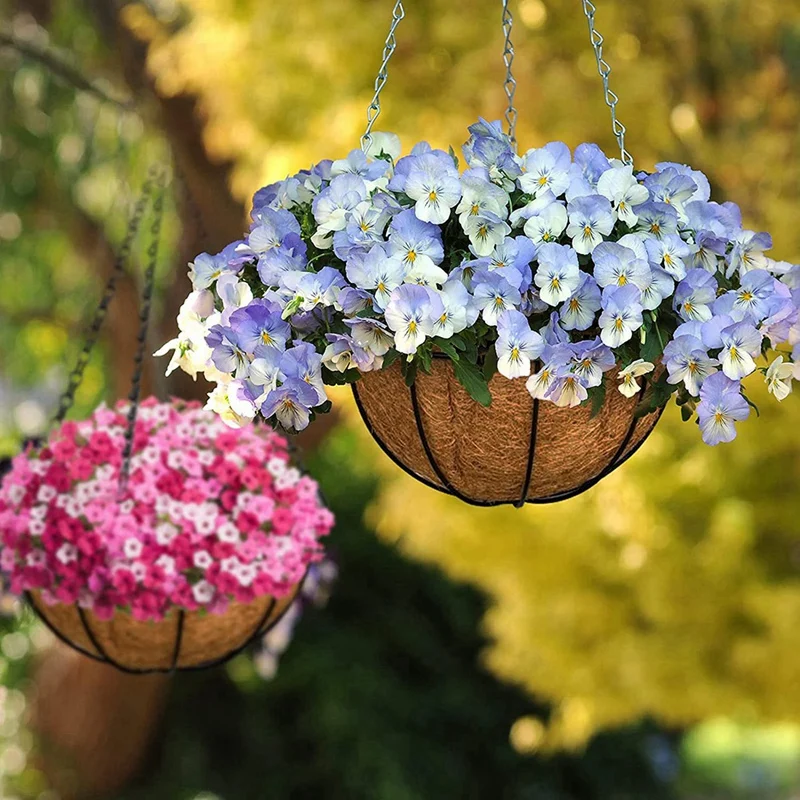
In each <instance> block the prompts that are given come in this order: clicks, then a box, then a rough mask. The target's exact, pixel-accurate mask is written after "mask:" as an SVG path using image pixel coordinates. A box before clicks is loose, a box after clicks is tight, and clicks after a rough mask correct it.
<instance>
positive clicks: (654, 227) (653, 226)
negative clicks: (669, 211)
mask: <svg viewBox="0 0 800 800" xmlns="http://www.w3.org/2000/svg"><path fill="white" fill-rule="evenodd" d="M650 233H655V234H659V233H661V225H659V223H657V222H651V223H650Z"/></svg>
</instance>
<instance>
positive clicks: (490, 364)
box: [483, 347, 497, 383]
mask: <svg viewBox="0 0 800 800" xmlns="http://www.w3.org/2000/svg"><path fill="white" fill-rule="evenodd" d="M495 372H497V350H495V349H494V347H490V348H489V349H488V350H487V351H486V355H485V356H484V359H483V377H484V379H485V380H486V382H487V383H488V382H489V381H490V380H491V379H492V376H493V375H494V374H495Z"/></svg>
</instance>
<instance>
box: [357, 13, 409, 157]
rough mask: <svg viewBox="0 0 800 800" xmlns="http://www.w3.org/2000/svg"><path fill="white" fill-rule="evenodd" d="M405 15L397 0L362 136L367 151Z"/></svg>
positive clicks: (362, 142)
mask: <svg viewBox="0 0 800 800" xmlns="http://www.w3.org/2000/svg"><path fill="white" fill-rule="evenodd" d="M405 15H406V11H405V9H404V8H403V3H402V0H397V2H396V3H395V4H394V9H393V10H392V24H391V27H390V28H389V35H388V36H387V37H386V43H385V44H384V46H383V60H382V61H381V67H380V69H379V70H378V77H377V78H375V94H374V95H373V96H372V102H371V103H370V104H369V108H367V128H366V130H365V131H364V135H363V136H362V137H361V149H362V150H364V151H365V152H366V150H367V148H368V147H369V145H370V142H371V141H372V135H371V134H372V126H373V125H374V124H375V120H376V119H377V118H378V116H379V114H380V113H381V91H382V89H383V87H384V86H385V85H386V81H387V79H388V77H389V73H388V72H387V69H386V68H387V65H388V64H389V59H390V58H391V57H392V53H394V51H395V48H396V47H397V40H396V39H395V37H394V32H395V31H396V30H397V26H398V25H399V24H400V20H402V19H403V17H405Z"/></svg>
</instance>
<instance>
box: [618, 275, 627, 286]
mask: <svg viewBox="0 0 800 800" xmlns="http://www.w3.org/2000/svg"><path fill="white" fill-rule="evenodd" d="M617 284H618V285H619V286H627V284H628V276H627V275H626V274H625V273H624V272H622V273H620V276H619V278H618V279H617Z"/></svg>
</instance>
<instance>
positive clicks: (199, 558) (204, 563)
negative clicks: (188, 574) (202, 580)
mask: <svg viewBox="0 0 800 800" xmlns="http://www.w3.org/2000/svg"><path fill="white" fill-rule="evenodd" d="M192 563H193V564H194V565H195V566H196V567H197V568H198V569H208V568H209V567H210V566H211V565H212V564H213V563H214V559H213V558H212V557H211V553H209V552H208V551H207V550H197V551H196V552H195V554H194V555H193V556H192Z"/></svg>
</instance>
